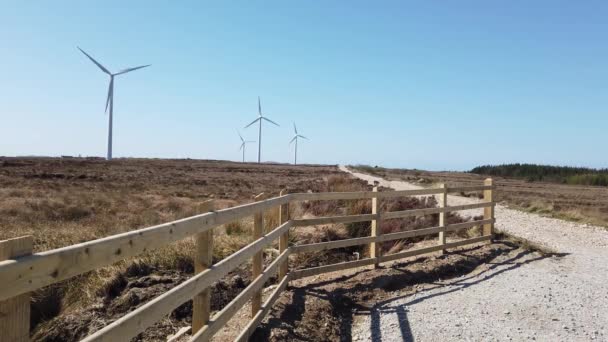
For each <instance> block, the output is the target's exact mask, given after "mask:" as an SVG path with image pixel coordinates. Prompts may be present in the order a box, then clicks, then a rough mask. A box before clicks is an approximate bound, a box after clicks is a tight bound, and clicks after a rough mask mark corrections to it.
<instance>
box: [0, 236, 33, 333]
mask: <svg viewBox="0 0 608 342" xmlns="http://www.w3.org/2000/svg"><path fill="white" fill-rule="evenodd" d="M33 247H34V239H33V238H32V236H31V235H28V236H22V237H18V238H14V239H9V240H4V241H0V261H3V260H8V259H16V258H19V257H23V256H26V255H31V254H32V249H33ZM0 332H1V333H2V337H0V339H1V340H2V341H15V342H26V341H29V340H30V294H29V292H28V293H23V294H20V295H18V296H16V297H13V298H9V299H7V300H3V301H0Z"/></svg>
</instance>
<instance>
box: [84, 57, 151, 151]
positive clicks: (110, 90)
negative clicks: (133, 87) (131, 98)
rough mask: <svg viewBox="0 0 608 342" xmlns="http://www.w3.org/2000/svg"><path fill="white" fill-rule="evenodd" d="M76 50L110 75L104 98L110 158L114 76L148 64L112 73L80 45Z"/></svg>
mask: <svg viewBox="0 0 608 342" xmlns="http://www.w3.org/2000/svg"><path fill="white" fill-rule="evenodd" d="M78 50H80V52H82V53H83V54H84V55H85V56H87V57H89V59H90V60H91V62H93V63H95V65H97V66H98V67H99V69H101V71H103V72H105V73H106V74H108V75H110V86H109V87H108V98H107V99H106V110H105V111H106V112H107V111H108V107H109V108H110V112H109V114H110V115H109V119H108V157H107V159H108V160H112V119H113V115H114V76H118V75H122V74H126V73H128V72H131V71H135V70H137V69H142V68H145V67H149V66H150V64H148V65H141V66H138V67H134V68H127V69H124V70H121V71H119V72H117V73H115V74H113V73H111V72H110V71H108V69H106V68H105V67H104V66H103V65H101V64H100V63H99V62H97V61H96V60H95V59H93V57H91V56H90V55H89V54H88V53H86V52H84V50H82V49H81V48H80V47H78Z"/></svg>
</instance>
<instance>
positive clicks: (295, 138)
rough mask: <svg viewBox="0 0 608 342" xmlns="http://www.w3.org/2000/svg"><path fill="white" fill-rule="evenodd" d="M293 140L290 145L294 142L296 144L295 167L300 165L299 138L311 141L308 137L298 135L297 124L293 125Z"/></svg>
mask: <svg viewBox="0 0 608 342" xmlns="http://www.w3.org/2000/svg"><path fill="white" fill-rule="evenodd" d="M293 133H294V135H293V139H291V141H290V142H289V144H290V145H291V143H293V142H294V141H295V142H296V149H295V155H294V157H293V165H297V164H298V138H302V139H306V140H310V139H308V138H307V137H305V136H303V135H301V134H298V128H297V127H296V123H295V122H294V123H293Z"/></svg>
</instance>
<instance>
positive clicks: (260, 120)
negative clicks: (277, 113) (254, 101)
mask: <svg viewBox="0 0 608 342" xmlns="http://www.w3.org/2000/svg"><path fill="white" fill-rule="evenodd" d="M262 120H266V121H268V122H270V123H271V124H273V125H275V126H279V124H278V123H276V122H274V121H272V120H270V119H269V118H267V117H265V116H264V115H262V105H261V102H260V97H259V96H258V118H257V119H255V120H253V121H252V122H251V123H250V124H249V125H247V126H245V128H247V127H249V126H251V125H253V124H254V123H256V122H259V123H260V129H259V134H258V135H259V136H258V164H259V163H261V162H262Z"/></svg>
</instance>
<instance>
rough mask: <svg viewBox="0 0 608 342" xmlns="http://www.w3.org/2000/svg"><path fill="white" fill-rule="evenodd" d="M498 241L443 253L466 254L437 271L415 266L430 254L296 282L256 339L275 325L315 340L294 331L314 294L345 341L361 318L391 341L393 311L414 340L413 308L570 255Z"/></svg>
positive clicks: (405, 335) (376, 336) (404, 335)
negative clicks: (387, 329) (385, 325)
mask: <svg viewBox="0 0 608 342" xmlns="http://www.w3.org/2000/svg"><path fill="white" fill-rule="evenodd" d="M495 244H496V245H498V248H495V249H492V250H490V251H488V252H487V253H482V254H478V255H475V252H476V251H477V252H479V250H480V249H481V248H483V247H482V246H477V247H472V248H467V249H462V250H459V251H454V252H450V253H447V254H446V255H444V256H439V257H437V259H440V260H441V259H445V258H448V257H449V256H458V255H462V256H464V257H462V258H459V259H458V261H457V262H455V263H444V264H441V265H440V266H438V267H435V268H432V269H424V268H421V267H413V266H416V265H420V263H421V262H424V260H426V259H428V257H424V258H418V259H416V260H412V261H406V262H398V263H394V264H390V265H389V266H384V267H381V269H380V270H369V269H367V270H360V271H356V272H353V273H350V274H348V275H344V276H341V277H335V278H331V279H325V280H322V281H318V282H315V283H312V284H308V285H305V286H291V287H290V290H289V293H290V294H289V295H290V296H291V300H290V301H289V302H288V303H287V304H285V306H284V307H282V308H281V310H280V314H279V312H278V311H277V312H276V314H278V315H275V313H273V314H272V315H270V317H269V319H268V321H267V322H266V323H264V324H263V326H261V327H260V328H261V329H258V331H257V333H256V334H255V337H256V338H255V340H267V339H268V337H270V332H271V330H272V329H273V328H280V329H282V330H284V331H286V332H287V335H288V336H289V338H288V339H292V340H299V341H312V340H313V338H311V337H310V336H308V335H306V334H305V333H303V332H302V330H299V329H298V330H296V329H295V328H296V327H297V326H299V325H298V324H299V323H301V322H302V320H303V319H305V317H304V316H305V312H306V310H307V296H311V297H315V299H317V300H321V301H327V302H328V303H330V304H331V309H332V314H333V317H334V318H336V321H338V322H339V331H340V334H339V335H340V340H341V341H352V339H353V332H352V327H353V322H354V318H355V317H356V316H369V317H370V318H371V324H370V327H369V328H370V330H371V340H372V341H374V342H380V341H388V339H383V337H382V330H381V317H382V316H385V315H390V314H395V315H397V318H398V322H399V323H398V324H399V327H398V328H399V331H400V334H401V340H403V341H408V342H409V341H414V336H413V333H412V329H411V326H410V320H409V319H408V315H407V308H408V307H410V306H412V305H415V304H417V303H420V302H423V301H425V300H428V299H431V298H435V297H438V296H443V295H447V294H450V293H452V292H455V291H461V290H464V289H467V288H469V287H472V286H475V285H478V284H480V283H482V282H484V281H486V280H489V279H492V278H494V277H496V276H498V275H500V274H503V273H505V272H509V271H512V270H514V269H517V268H519V267H521V266H523V265H526V264H530V263H533V262H536V261H539V260H542V259H545V258H548V257H562V256H565V255H566V254H555V253H553V254H552V253H537V252H535V251H533V250H530V249H522V248H521V246H520V245H518V244H515V243H512V242H510V241H507V240H503V241H496V242H495ZM471 255H475V256H471ZM481 265H486V266H485V267H483V269H481V270H480V269H478V268H479V266H481ZM442 279H443V280H442ZM417 285H418V286H423V288H421V289H418V290H417V291H414V292H412V289H413V287H414V286H417ZM378 289H381V292H382V296H383V297H385V298H387V297H388V298H387V299H385V300H380V301H375V298H376V294H377V291H378ZM402 291H407V293H405V294H402V295H397V296H393V295H391V294H392V293H399V292H402ZM407 298H411V300H409V301H406V302H405V303H400V304H399V305H394V304H395V303H396V302H400V301H403V300H407ZM370 303H371V304H370ZM273 311H274V310H273ZM392 340H394V339H392Z"/></svg>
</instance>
